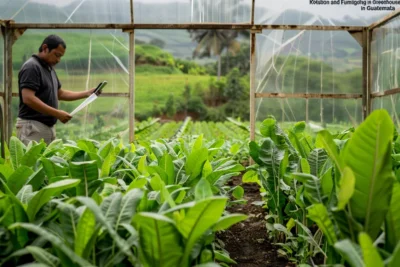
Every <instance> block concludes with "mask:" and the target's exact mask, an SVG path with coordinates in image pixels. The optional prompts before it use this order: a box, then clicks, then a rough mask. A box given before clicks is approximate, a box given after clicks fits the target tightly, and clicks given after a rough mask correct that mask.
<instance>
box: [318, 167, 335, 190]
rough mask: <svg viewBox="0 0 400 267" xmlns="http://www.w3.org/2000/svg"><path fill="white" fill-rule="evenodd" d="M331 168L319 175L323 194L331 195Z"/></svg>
mask: <svg viewBox="0 0 400 267" xmlns="http://www.w3.org/2000/svg"><path fill="white" fill-rule="evenodd" d="M332 168H334V167H331V169H329V170H328V171H327V172H325V174H324V175H323V176H322V177H321V187H322V192H323V194H324V195H325V196H328V195H331V194H332V190H333V179H332Z"/></svg>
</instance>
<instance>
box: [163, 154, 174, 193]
mask: <svg viewBox="0 0 400 267" xmlns="http://www.w3.org/2000/svg"><path fill="white" fill-rule="evenodd" d="M159 166H160V167H161V168H162V169H163V170H164V171H165V172H166V173H167V175H168V181H167V182H166V184H167V185H170V184H174V183H175V169H174V163H173V161H172V157H171V156H170V155H169V154H168V153H165V154H164V155H163V156H162V158H161V160H160V163H159Z"/></svg>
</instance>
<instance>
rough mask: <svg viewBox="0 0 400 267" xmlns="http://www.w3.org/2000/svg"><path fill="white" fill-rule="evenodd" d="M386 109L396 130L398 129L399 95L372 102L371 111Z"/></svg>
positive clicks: (375, 99) (399, 116) (399, 126)
mask: <svg viewBox="0 0 400 267" xmlns="http://www.w3.org/2000/svg"><path fill="white" fill-rule="evenodd" d="M376 109H386V110H387V112H389V114H390V116H391V117H392V120H393V122H394V124H395V125H396V127H397V129H399V128H400V95H399V94H396V95H390V96H384V97H379V98H374V99H373V100H372V110H376Z"/></svg>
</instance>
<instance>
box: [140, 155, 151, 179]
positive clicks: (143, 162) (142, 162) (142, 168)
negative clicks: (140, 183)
mask: <svg viewBox="0 0 400 267" xmlns="http://www.w3.org/2000/svg"><path fill="white" fill-rule="evenodd" d="M146 161H147V156H146V155H144V156H142V157H141V158H140V160H139V163H138V171H139V172H140V173H141V174H142V175H145V176H147V175H149V174H148V172H147V168H146V166H147V162H146Z"/></svg>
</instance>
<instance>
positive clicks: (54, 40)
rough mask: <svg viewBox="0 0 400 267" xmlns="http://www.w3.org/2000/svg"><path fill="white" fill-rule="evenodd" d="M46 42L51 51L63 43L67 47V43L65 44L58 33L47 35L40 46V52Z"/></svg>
mask: <svg viewBox="0 0 400 267" xmlns="http://www.w3.org/2000/svg"><path fill="white" fill-rule="evenodd" d="M44 44H47V47H48V48H49V52H50V51H51V50H53V49H55V48H57V47H58V46H59V45H62V46H63V47H64V49H66V48H67V45H66V44H65V42H64V40H63V39H61V37H59V36H57V35H54V34H52V35H49V36H47V37H46V39H44V40H43V43H42V44H41V45H40V47H39V52H42V50H43V49H42V46H43V45H44Z"/></svg>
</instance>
